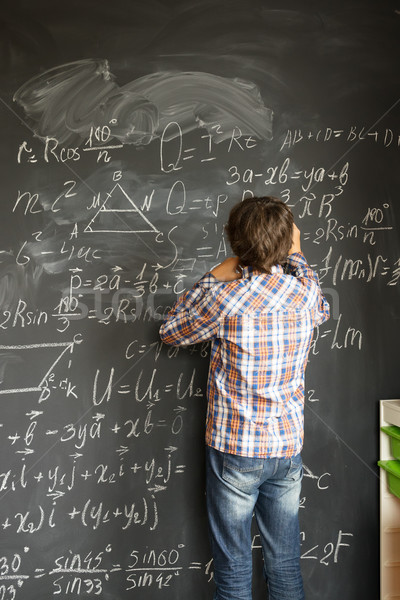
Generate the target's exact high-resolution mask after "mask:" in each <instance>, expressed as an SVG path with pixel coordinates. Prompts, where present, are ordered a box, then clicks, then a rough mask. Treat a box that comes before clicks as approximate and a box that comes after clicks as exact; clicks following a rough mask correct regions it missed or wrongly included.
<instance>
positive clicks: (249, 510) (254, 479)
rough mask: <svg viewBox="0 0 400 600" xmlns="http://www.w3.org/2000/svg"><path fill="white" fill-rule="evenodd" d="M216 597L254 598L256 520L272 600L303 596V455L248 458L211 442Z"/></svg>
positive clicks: (208, 466) (210, 500)
mask: <svg viewBox="0 0 400 600" xmlns="http://www.w3.org/2000/svg"><path fill="white" fill-rule="evenodd" d="M206 473H207V511H208V521H209V530H210V543H211V550H212V554H213V559H214V579H215V584H216V593H215V596H214V599H215V600H251V584H252V551H251V541H252V538H251V522H252V517H253V513H254V514H255V516H256V519H257V524H258V528H259V532H260V537H261V543H262V549H263V556H264V575H265V579H266V581H267V584H268V590H269V600H304V591H303V580H302V577H301V572H300V531H299V518H298V513H299V499H300V489H301V480H302V477H303V468H302V461H301V456H300V454H298V455H297V456H295V457H293V458H247V457H243V456H235V455H233V454H225V453H223V452H219V451H218V450H215V449H214V448H210V447H209V446H207V447H206Z"/></svg>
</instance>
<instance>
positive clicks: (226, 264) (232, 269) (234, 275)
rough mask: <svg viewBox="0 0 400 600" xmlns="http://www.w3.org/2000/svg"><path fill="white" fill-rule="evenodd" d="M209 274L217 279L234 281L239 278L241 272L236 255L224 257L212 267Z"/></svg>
mask: <svg viewBox="0 0 400 600" xmlns="http://www.w3.org/2000/svg"><path fill="white" fill-rule="evenodd" d="M211 274H212V275H214V277H216V278H217V279H218V280H219V281H234V280H235V279H240V278H241V276H242V272H241V269H240V267H239V259H238V257H237V256H234V257H232V258H226V259H225V260H224V261H223V262H222V263H220V264H219V265H217V266H216V267H214V268H213V270H212V271H211Z"/></svg>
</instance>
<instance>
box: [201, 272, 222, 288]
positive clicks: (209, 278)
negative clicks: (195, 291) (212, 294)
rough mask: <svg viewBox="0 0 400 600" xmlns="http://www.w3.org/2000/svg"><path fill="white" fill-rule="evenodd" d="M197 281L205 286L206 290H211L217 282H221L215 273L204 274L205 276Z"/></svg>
mask: <svg viewBox="0 0 400 600" xmlns="http://www.w3.org/2000/svg"><path fill="white" fill-rule="evenodd" d="M197 283H198V285H201V287H203V288H205V289H206V290H209V289H211V288H212V287H214V285H215V284H217V283H220V282H219V281H218V279H217V278H216V277H214V275H212V273H206V274H205V275H203V277H202V278H201V279H199V281H198V282H197Z"/></svg>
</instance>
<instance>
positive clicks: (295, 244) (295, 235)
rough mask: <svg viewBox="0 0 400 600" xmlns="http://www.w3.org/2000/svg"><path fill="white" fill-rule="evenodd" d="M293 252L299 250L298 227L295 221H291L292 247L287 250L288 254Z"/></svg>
mask: <svg viewBox="0 0 400 600" xmlns="http://www.w3.org/2000/svg"><path fill="white" fill-rule="evenodd" d="M295 252H301V246H300V229H299V228H298V227H297V225H296V223H293V237H292V247H291V248H290V250H289V254H294V253H295Z"/></svg>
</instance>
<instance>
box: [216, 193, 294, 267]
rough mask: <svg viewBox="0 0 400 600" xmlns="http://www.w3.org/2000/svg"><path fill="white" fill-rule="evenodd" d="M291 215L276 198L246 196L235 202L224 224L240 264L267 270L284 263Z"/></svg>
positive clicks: (291, 231)
mask: <svg viewBox="0 0 400 600" xmlns="http://www.w3.org/2000/svg"><path fill="white" fill-rule="evenodd" d="M293 223H294V220H293V215H292V212H291V210H290V209H289V208H288V207H287V206H286V204H284V202H282V200H279V199H278V198H274V197H273V196H262V197H259V198H246V200H243V201H242V202H239V203H238V204H236V205H235V206H234V207H233V208H232V210H231V212H230V215H229V219H228V223H227V225H226V227H225V230H226V233H227V235H228V239H229V243H230V245H231V248H232V250H233V252H234V253H235V255H236V256H238V257H239V259H240V264H241V265H243V266H251V267H255V268H256V269H258V270H260V271H263V272H265V273H271V267H272V266H273V265H277V264H282V263H284V262H285V260H286V258H287V256H288V254H289V250H290V248H291V247H292V239H293Z"/></svg>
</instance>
